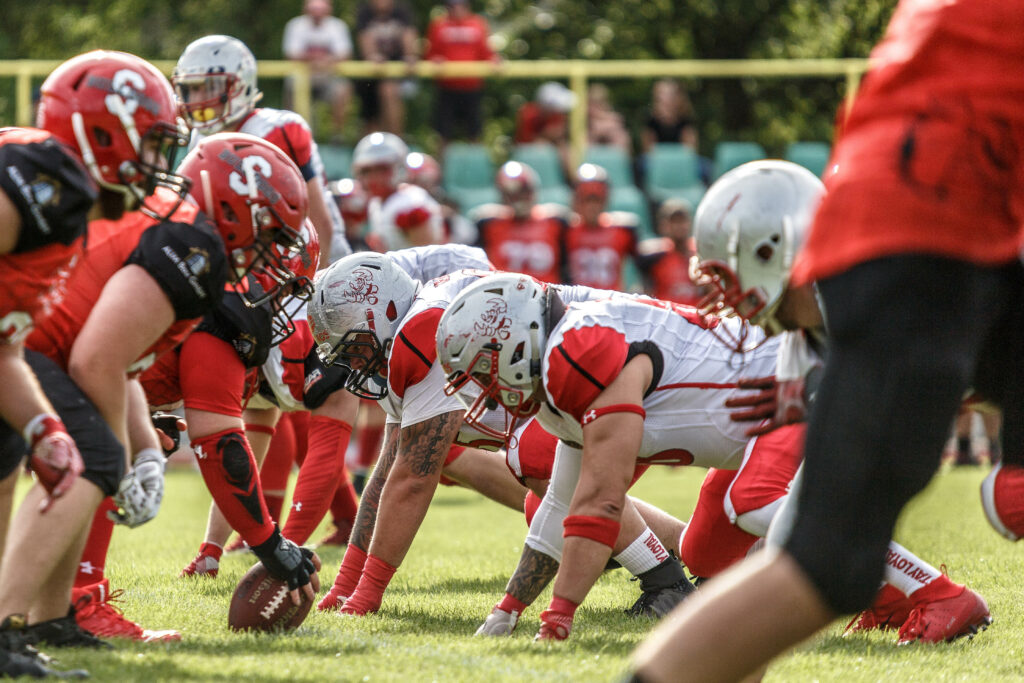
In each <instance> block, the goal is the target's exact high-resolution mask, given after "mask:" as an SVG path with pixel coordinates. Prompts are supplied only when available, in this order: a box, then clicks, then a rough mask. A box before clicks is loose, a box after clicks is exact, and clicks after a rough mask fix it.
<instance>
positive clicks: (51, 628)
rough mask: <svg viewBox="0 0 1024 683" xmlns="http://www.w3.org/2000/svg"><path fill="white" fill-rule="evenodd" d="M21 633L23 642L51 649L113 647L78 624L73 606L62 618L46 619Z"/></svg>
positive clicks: (31, 625)
mask: <svg viewBox="0 0 1024 683" xmlns="http://www.w3.org/2000/svg"><path fill="white" fill-rule="evenodd" d="M23 633H24V635H25V640H27V641H28V642H29V643H30V644H32V645H38V644H39V643H45V644H47V645H49V646H51V647H91V648H94V649H107V650H109V649H111V648H112V647H113V645H111V644H110V643H108V642H107V641H105V640H100V639H99V638H97V637H96V636H95V635H94V634H93V633H92V632H90V631H87V630H86V629H84V628H83V627H82V625H81V624H79V623H78V621H77V614H76V610H75V608H74V606H72V607H71V608H70V609H69V610H68V613H67V614H66V615H65V616H63V617H58V618H56V619H47V620H46V621H40V622H37V623H35V624H30V625H28V626H26V627H25V629H24V631H23Z"/></svg>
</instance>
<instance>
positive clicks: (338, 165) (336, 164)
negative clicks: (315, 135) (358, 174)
mask: <svg viewBox="0 0 1024 683" xmlns="http://www.w3.org/2000/svg"><path fill="white" fill-rule="evenodd" d="M319 151H320V159H321V160H322V161H323V162H324V173H326V174H327V179H328V180H340V179H341V178H348V177H349V176H351V174H352V150H351V149H349V148H348V147H343V146H341V145H320V146H319Z"/></svg>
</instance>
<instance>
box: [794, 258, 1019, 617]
mask: <svg viewBox="0 0 1024 683" xmlns="http://www.w3.org/2000/svg"><path fill="white" fill-rule="evenodd" d="M1022 282H1024V278H1022V273H1021V266H1020V264H1019V263H1014V264H1011V265H1008V266H1005V267H1001V268H985V267H981V266H977V265H972V264H969V263H966V262H963V261H956V260H951V259H944V258H938V257H931V256H918V255H903V256H896V257H890V258H883V259H877V260H874V261H870V262H867V263H863V264H860V265H858V266H855V267H854V268H852V269H850V270H848V271H846V272H844V273H841V274H840V275H837V276H834V277H831V278H828V279H826V280H823V281H822V282H820V283H819V290H820V293H821V296H822V300H823V301H824V309H825V314H826V317H827V320H828V325H829V334H830V350H829V356H828V361H827V363H826V366H825V371H824V374H823V377H822V382H821V386H820V387H819V389H818V392H817V396H816V400H815V403H814V405H813V406H812V409H811V415H810V423H809V425H808V431H807V441H806V445H805V463H804V479H803V486H802V487H801V489H800V492H799V496H800V498H799V508H798V512H797V517H796V521H795V523H794V526H793V530H792V533H791V534H790V537H789V539H788V541H787V543H786V550H787V551H788V552H789V553H790V554H791V555H792V556H793V557H794V558H795V559H796V561H797V562H798V563H799V564H800V566H801V567H802V568H803V569H804V571H805V572H806V573H807V575H808V577H809V578H810V579H811V581H812V582H813V583H814V584H815V585H816V586H817V588H818V589H819V591H820V592H821V594H822V596H823V597H824V598H825V600H826V602H827V603H828V604H829V606H830V607H831V608H832V609H833V610H835V611H836V612H838V613H849V612H855V611H858V610H860V609H863V608H865V607H867V606H868V605H869V604H870V602H871V600H872V598H873V596H874V593H875V591H876V590H877V588H878V585H879V583H880V581H881V578H882V573H883V569H884V562H885V551H886V547H887V545H888V543H889V540H890V539H891V537H892V532H893V527H894V526H895V523H896V519H897V517H898V515H899V513H900V511H901V510H902V508H903V506H904V505H905V504H906V502H907V501H908V500H910V498H911V497H912V496H914V495H915V494H916V493H918V492H919V491H920V490H921V489H923V488H924V487H925V485H926V484H927V483H928V481H929V480H930V479H931V476H932V475H933V474H934V472H935V470H936V469H937V467H938V465H939V459H940V457H941V453H942V448H943V446H944V443H945V440H946V436H947V434H948V432H949V425H950V423H951V422H952V420H953V417H954V415H955V414H956V411H957V408H958V406H959V405H960V401H961V398H962V396H963V394H964V392H965V390H966V389H967V388H968V387H969V386H971V385H972V383H973V382H974V381H975V379H976V378H977V377H978V373H977V370H978V361H979V359H980V358H981V357H982V356H983V355H984V354H986V353H990V354H991V353H996V352H995V351H993V350H992V346H991V343H990V341H989V340H991V339H993V338H994V337H999V336H1002V338H1003V347H1002V349H1003V350H1002V351H1000V352H999V353H1000V354H1001V355H1002V356H1003V357H1004V358H1005V357H1008V356H1009V355H1016V356H1019V355H1020V348H1021V344H1022V342H1024V339H1020V338H1017V339H1010V338H1007V337H1006V336H1005V335H1006V334H1011V335H1013V334H1016V335H1018V336H1019V335H1020V327H1021V326H1020V325H1016V328H1017V331H1016V332H1012V328H1013V327H1014V325H1013V323H1012V321H1013V319H1014V318H1019V317H1020V314H1019V311H1018V312H1017V313H1015V311H1017V309H1019V308H1020V306H1021V301H1022V300H1024V298H1022V295H1024V287H1022ZM1002 367H1003V372H1002V374H1001V376H1000V377H999V380H998V381H997V382H995V384H997V385H999V386H1000V387H1004V388H1005V387H1007V386H1015V387H1018V389H1017V391H1018V395H1019V386H1020V384H1021V383H1022V382H1024V377H1022V376H1021V374H1020V362H1019V361H1018V362H1016V364H1010V365H1007V364H1005V363H1004V364H1003V366H1002ZM1008 408H1009V406H1008ZM1017 410H1018V412H1019V409H1017ZM1007 422H1008V423H1009V422H1010V419H1009V418H1008V419H1007Z"/></svg>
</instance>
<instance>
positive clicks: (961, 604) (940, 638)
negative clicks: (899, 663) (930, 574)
mask: <svg viewBox="0 0 1024 683" xmlns="http://www.w3.org/2000/svg"><path fill="white" fill-rule="evenodd" d="M991 623H992V616H991V614H989V611H988V605H987V604H985V600H984V598H982V597H981V596H980V595H978V594H977V593H975V592H974V591H972V590H971V589H970V588H967V587H966V586H964V588H963V590H962V591H960V593H959V594H957V595H955V596H953V597H951V598H946V599H944V600H933V601H930V602H924V603H921V604H919V605H917V606H916V607H914V609H913V610H911V612H910V616H909V617H907V621H906V622H905V623H904V624H903V626H902V627H901V628H900V633H899V640H898V641H897V644H899V645H909V644H910V643H916V642H922V643H943V642H946V643H948V642H951V641H954V640H956V639H957V638H961V637H963V636H967V637H968V638H973V637H974V634H976V633H977V632H978V631H984V630H985V629H986V628H988V626H989V624H991Z"/></svg>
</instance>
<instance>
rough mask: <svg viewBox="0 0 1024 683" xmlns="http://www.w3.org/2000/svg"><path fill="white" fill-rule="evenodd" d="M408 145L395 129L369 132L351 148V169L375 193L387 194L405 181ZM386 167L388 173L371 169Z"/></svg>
mask: <svg viewBox="0 0 1024 683" xmlns="http://www.w3.org/2000/svg"><path fill="white" fill-rule="evenodd" d="M407 156H409V146H408V145H406V144H405V143H404V142H403V141H402V138H400V137H398V136H397V135H395V134H393V133H370V134H369V135H367V136H366V137H365V138H363V139H362V140H360V141H359V142H358V143H357V144H356V148H355V149H354V150H353V151H352V173H353V175H355V177H356V178H358V179H359V181H360V182H362V183H363V187H365V188H366V191H367V192H369V193H370V194H371V195H372V196H374V197H387V196H388V195H389V194H391V193H392V192H394V191H395V189H396V188H398V186H399V185H400V184H401V183H404V182H405V179H406V174H407V169H406V166H405V158H406V157H407ZM378 167H385V168H386V170H387V173H385V174H381V175H380V176H378V175H377V174H371V173H369V172H370V171H371V169H374V168H378Z"/></svg>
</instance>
